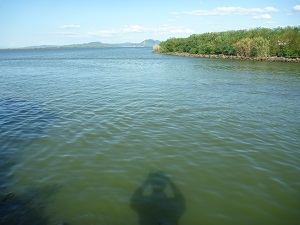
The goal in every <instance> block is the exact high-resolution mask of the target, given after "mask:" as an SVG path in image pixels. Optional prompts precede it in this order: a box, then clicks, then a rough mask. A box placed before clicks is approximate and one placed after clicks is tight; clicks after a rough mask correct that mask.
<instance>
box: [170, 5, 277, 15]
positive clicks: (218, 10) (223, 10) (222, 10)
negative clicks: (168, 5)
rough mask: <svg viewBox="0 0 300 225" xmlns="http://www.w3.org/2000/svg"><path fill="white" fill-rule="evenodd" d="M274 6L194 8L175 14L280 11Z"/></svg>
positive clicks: (244, 13) (241, 13)
mask: <svg viewBox="0 0 300 225" xmlns="http://www.w3.org/2000/svg"><path fill="white" fill-rule="evenodd" d="M278 11H279V10H278V9H276V8H274V7H273V6H269V7H266V8H243V7H218V8H215V9H213V10H194V11H189V12H180V13H175V14H186V15H196V16H226V15H256V14H258V13H265V12H278Z"/></svg>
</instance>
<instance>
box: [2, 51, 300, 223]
mask: <svg viewBox="0 0 300 225" xmlns="http://www.w3.org/2000/svg"><path fill="white" fill-rule="evenodd" d="M0 68H1V71H0V150H1V152H0V175H1V177H0V179H1V180H0V181H1V183H0V185H1V186H0V192H1V194H6V193H9V192H11V193H13V194H12V195H13V196H12V197H9V198H6V199H5V200H3V202H4V204H3V205H4V207H2V212H1V214H0V216H1V218H0V221H1V219H2V221H5V219H6V220H8V219H12V221H14V222H10V223H11V224H13V223H16V224H18V223H17V222H15V221H16V220H17V219H16V218H17V217H20V215H21V214H22V215H23V216H22V219H20V220H22V221H30V222H26V223H27V224H47V223H46V222H45V221H44V220H42V219H43V218H44V217H47V219H48V224H52V225H53V224H57V223H59V222H66V223H68V224H70V225H82V224H85V225H93V224H103V225H128V224H131V225H135V224H136V225H138V224H139V220H138V218H139V217H138V215H140V216H141V217H142V218H146V216H147V215H142V214H141V210H142V206H141V205H142V204H141V205H140V206H137V207H133V206H132V205H133V200H131V199H134V197H133V196H135V197H137V196H136V194H134V193H135V191H136V190H137V188H138V187H140V186H141V185H142V184H143V183H144V181H145V180H146V179H147V177H148V175H149V173H150V172H155V171H164V173H165V174H167V176H169V179H168V182H171V183H172V184H174V185H172V184H168V186H167V188H166V189H165V192H166V194H167V196H168V199H169V198H171V197H172V196H173V195H175V197H174V196H173V197H174V198H173V200H174V199H175V200H174V201H177V202H175V203H174V202H173V203H174V204H173V203H172V204H171V203H170V204H165V202H167V201H168V199H166V196H164V198H163V197H160V195H155V194H152V195H151V192H152V190H151V188H150V187H151V185H153V182H152V183H151V182H150V186H146V187H145V193H144V195H146V196H150V195H151V196H152V197H148V200H147V199H146V200H145V198H144V197H141V196H139V197H137V199H138V201H140V202H143V201H144V200H145V201H151V202H152V203H153V204H152V206H154V208H155V207H156V208H157V209H159V210H161V207H162V206H164V207H166V208H167V210H168V212H172V214H173V215H175V216H177V217H176V218H177V219H178V218H179V224H180V225H201V224H230V225H232V224H249V225H250V224H272V225H276V224H299V221H300V64H293V63H271V62H250V61H232V60H226V59H225V60H221V59H200V58H184V57H176V56H168V55H158V54H154V53H152V49H148V48H119V49H118V48H116V49H69V50H59V49H58V50H7V51H6V50H2V51H0ZM164 179H165V178H164ZM158 183H159V182H158ZM173 186H175V187H176V190H177V192H180V193H181V197H182V198H176V194H174V190H173V189H172V187H173ZM153 196H154V197H153ZM149 199H151V200H149ZM173 200H172V201H173ZM130 203H131V205H130ZM144 203H145V202H144ZM145 204H146V203H145ZM181 206H182V207H181ZM184 206H185V207H184ZM139 207H140V208H139ZM180 207H181V208H180ZM134 209H135V210H136V211H135V210H134ZM184 209H185V210H184ZM148 211H149V210H148ZM148 211H147V210H146V211H145V212H144V214H147V212H148ZM12 213H15V214H14V215H17V216H14V218H7V217H5V216H7V215H9V216H11V214H12ZM166 215H167V214H166ZM11 217H12V216H11ZM166 217H169V215H167V216H166ZM32 221H35V222H32ZM19 224H20V222H19ZM161 224H165V223H163V222H162V223H161Z"/></svg>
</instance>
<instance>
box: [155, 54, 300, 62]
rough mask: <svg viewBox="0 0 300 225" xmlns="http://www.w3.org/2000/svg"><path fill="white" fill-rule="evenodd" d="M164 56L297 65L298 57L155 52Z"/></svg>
mask: <svg viewBox="0 0 300 225" xmlns="http://www.w3.org/2000/svg"><path fill="white" fill-rule="evenodd" d="M156 53H159V54H164V55H175V56H183V57H195V58H213V59H236V60H250V61H266V62H295V63H299V62H300V58H299V57H276V56H272V57H245V56H234V55H223V54H219V55H216V54H213V55H209V54H191V53H187V52H164V53H161V52H156Z"/></svg>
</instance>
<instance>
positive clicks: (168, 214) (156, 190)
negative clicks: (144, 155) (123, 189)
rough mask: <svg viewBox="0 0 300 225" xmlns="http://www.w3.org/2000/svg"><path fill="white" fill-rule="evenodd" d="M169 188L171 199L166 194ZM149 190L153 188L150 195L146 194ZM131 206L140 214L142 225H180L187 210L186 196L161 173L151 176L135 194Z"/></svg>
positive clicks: (151, 174)
mask: <svg viewBox="0 0 300 225" xmlns="http://www.w3.org/2000/svg"><path fill="white" fill-rule="evenodd" d="M168 187H169V189H170V190H171V192H172V194H171V195H172V196H171V197H169V196H168V195H167V193H166V190H167V188H168ZM148 188H151V193H150V194H146V192H147V190H146V189H148ZM130 205H131V208H132V209H133V210H135V211H136V212H137V213H138V216H139V224H140V225H150V224H151V225H178V224H179V219H180V217H181V216H182V214H183V213H184V212H185V209H186V207H185V199H184V196H183V195H182V193H181V192H180V190H179V189H178V188H177V187H176V185H175V184H174V183H173V181H172V180H171V179H170V178H169V177H168V176H167V175H166V174H165V173H164V172H161V171H158V172H155V173H150V174H149V176H148V178H147V179H146V180H145V181H144V183H143V184H142V185H141V186H140V187H139V188H138V189H137V190H136V191H135V192H134V193H133V195H132V197H131V200H130Z"/></svg>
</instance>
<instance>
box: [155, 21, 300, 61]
mask: <svg viewBox="0 0 300 225" xmlns="http://www.w3.org/2000/svg"><path fill="white" fill-rule="evenodd" d="M153 50H154V52H157V53H163V54H172V55H179V56H191V57H205V58H230V59H242V60H258V61H280V62H300V26H297V27H285V28H282V27H279V28H274V29H268V28H255V29H251V30H238V31H225V32H212V33H204V34H193V35H191V36H189V37H188V38H170V39H168V40H166V41H163V42H161V43H160V44H159V45H156V46H154V47H153Z"/></svg>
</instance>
